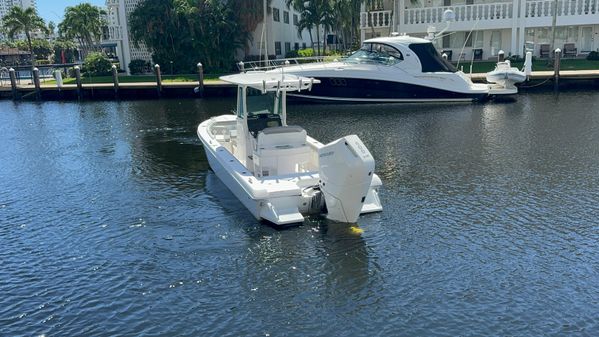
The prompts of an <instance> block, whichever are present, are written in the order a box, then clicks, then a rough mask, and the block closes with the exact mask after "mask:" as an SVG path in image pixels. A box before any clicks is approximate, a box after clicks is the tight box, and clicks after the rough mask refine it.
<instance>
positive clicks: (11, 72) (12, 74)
mask: <svg viewBox="0 0 599 337" xmlns="http://www.w3.org/2000/svg"><path fill="white" fill-rule="evenodd" d="M8 75H9V76H10V87H11V88H12V99H14V100H16V99H18V94H19V92H18V91H17V74H16V72H15V70H14V69H13V68H10V69H8Z"/></svg>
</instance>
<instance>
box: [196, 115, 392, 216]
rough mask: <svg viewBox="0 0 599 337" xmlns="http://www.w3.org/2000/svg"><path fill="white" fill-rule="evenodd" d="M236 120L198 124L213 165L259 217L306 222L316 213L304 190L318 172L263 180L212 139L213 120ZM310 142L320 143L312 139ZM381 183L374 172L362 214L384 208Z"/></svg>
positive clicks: (242, 200)
mask: <svg viewBox="0 0 599 337" xmlns="http://www.w3.org/2000/svg"><path fill="white" fill-rule="evenodd" d="M234 119H235V116H233V115H225V116H219V117H213V118H212V119H210V120H207V121H204V122H202V123H201V124H200V125H199V127H198V137H199V138H200V140H201V142H202V144H203V146H204V150H205V152H206V158H207V159H208V163H209V165H210V168H212V170H213V171H214V173H215V174H216V176H217V177H218V178H219V179H220V180H221V181H222V182H223V184H225V186H227V188H228V189H229V190H230V191H231V193H233V195H235V197H236V198H237V199H238V200H239V201H241V203H242V204H243V205H244V206H245V207H246V208H247V209H248V211H250V213H252V215H253V216H254V217H255V218H256V219H258V220H267V221H269V222H271V223H274V224H276V225H288V224H293V223H301V222H303V221H304V216H305V215H307V214H312V213H310V212H309V211H308V210H307V209H306V208H305V206H306V204H307V203H308V204H309V199H306V196H304V195H303V194H302V189H304V188H305V187H308V186H314V185H317V184H318V182H319V179H320V177H319V174H318V172H306V173H300V174H297V175H290V176H273V177H269V178H261V179H258V178H256V177H254V176H253V175H252V174H251V173H250V172H249V170H247V168H245V166H243V165H242V164H241V163H240V162H239V161H238V160H237V158H235V156H234V155H233V154H232V153H230V152H229V151H228V150H227V149H226V148H225V147H223V146H221V145H220V144H219V142H218V141H216V140H215V139H214V138H211V137H210V133H209V132H208V129H209V128H210V126H211V124H212V123H215V122H230V121H233V120H234ZM308 142H310V143H318V142H317V141H315V140H313V139H311V138H309V139H308ZM318 144H320V143H318ZM320 145H322V144H320ZM381 184H382V183H381V181H380V179H379V178H378V176H376V174H373V177H372V182H371V187H370V189H369V191H368V194H367V196H366V200H365V201H364V203H363V205H362V209H361V212H360V214H364V213H372V212H379V211H381V210H382V206H381V203H380V200H379V198H378V193H377V189H378V187H379V186H381Z"/></svg>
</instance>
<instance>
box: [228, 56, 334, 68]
mask: <svg viewBox="0 0 599 337" xmlns="http://www.w3.org/2000/svg"><path fill="white" fill-rule="evenodd" d="M340 59H341V58H340V57H339V56H336V57H335V56H310V57H290V58H282V59H274V60H260V61H246V62H239V63H237V68H238V69H239V71H241V72H247V71H267V70H272V69H278V68H281V67H284V66H286V65H299V66H301V65H303V64H310V63H328V62H334V61H338V60H340ZM287 62H289V63H287Z"/></svg>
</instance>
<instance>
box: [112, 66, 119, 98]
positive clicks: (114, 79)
mask: <svg viewBox="0 0 599 337" xmlns="http://www.w3.org/2000/svg"><path fill="white" fill-rule="evenodd" d="M112 82H113V83H114V97H115V98H116V97H118V96H119V75H118V70H117V69H116V66H115V65H114V64H113V65H112Z"/></svg>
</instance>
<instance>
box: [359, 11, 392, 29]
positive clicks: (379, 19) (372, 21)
mask: <svg viewBox="0 0 599 337" xmlns="http://www.w3.org/2000/svg"><path fill="white" fill-rule="evenodd" d="M392 12H393V11H390V10H388V11H372V12H362V13H360V28H362V29H366V28H371V27H373V28H388V27H391V18H392Z"/></svg>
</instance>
